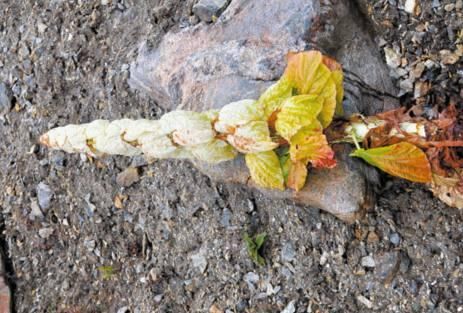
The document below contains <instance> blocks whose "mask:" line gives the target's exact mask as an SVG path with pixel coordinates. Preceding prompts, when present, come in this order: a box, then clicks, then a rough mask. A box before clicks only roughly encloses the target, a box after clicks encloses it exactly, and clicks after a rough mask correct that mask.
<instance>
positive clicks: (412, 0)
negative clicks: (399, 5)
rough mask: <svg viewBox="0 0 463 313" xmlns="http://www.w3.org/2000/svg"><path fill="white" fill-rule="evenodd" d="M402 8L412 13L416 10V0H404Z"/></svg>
mask: <svg viewBox="0 0 463 313" xmlns="http://www.w3.org/2000/svg"><path fill="white" fill-rule="evenodd" d="M404 10H405V12H407V13H410V14H414V13H415V10H416V0H406V1H405V5H404Z"/></svg>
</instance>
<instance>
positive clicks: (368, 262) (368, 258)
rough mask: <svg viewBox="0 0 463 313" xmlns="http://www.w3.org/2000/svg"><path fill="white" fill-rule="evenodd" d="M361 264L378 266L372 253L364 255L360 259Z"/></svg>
mask: <svg viewBox="0 0 463 313" xmlns="http://www.w3.org/2000/svg"><path fill="white" fill-rule="evenodd" d="M360 264H361V265H362V266H363V267H375V266H376V263H375V259H373V257H372V256H371V255H368V256H365V257H363V258H362V260H361V261H360Z"/></svg>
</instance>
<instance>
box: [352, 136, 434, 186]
mask: <svg viewBox="0 0 463 313" xmlns="http://www.w3.org/2000/svg"><path fill="white" fill-rule="evenodd" d="M351 156H354V157H359V158H362V159H363V160H365V161H366V162H367V163H369V164H371V165H373V166H376V167H378V168H379V169H381V170H382V171H384V172H386V173H388V174H391V175H393V176H397V177H401V178H404V179H407V180H410V181H413V182H418V183H429V182H431V181H432V173H431V166H430V164H429V161H428V158H427V157H426V154H425V153H424V152H423V151H422V150H421V149H419V148H418V147H416V146H415V145H412V144H411V143H408V142H400V143H397V144H394V145H390V146H386V147H380V148H373V149H368V150H365V149H357V150H355V151H354V152H353V153H351Z"/></svg>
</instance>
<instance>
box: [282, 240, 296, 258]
mask: <svg viewBox="0 0 463 313" xmlns="http://www.w3.org/2000/svg"><path fill="white" fill-rule="evenodd" d="M295 256H296V250H295V249H294V245H293V243H291V242H287V243H285V244H284V245H283V248H281V259H282V260H283V261H284V262H291V261H293V260H294V257H295Z"/></svg>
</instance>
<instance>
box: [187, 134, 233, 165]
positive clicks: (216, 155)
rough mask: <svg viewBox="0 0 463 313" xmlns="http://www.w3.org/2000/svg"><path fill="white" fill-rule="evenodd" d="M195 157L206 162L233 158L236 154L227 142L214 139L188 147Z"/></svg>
mask: <svg viewBox="0 0 463 313" xmlns="http://www.w3.org/2000/svg"><path fill="white" fill-rule="evenodd" d="M190 151H191V153H192V154H193V156H194V157H195V158H197V159H198V160H201V161H205V162H208V163H220V162H224V161H228V160H233V159H234V158H235V157H236V155H237V154H238V153H237V151H236V150H235V149H233V147H232V146H230V145H229V144H228V143H227V142H225V141H223V140H219V139H214V140H212V141H211V142H209V143H207V144H203V145H199V146H195V147H192V148H190Z"/></svg>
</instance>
